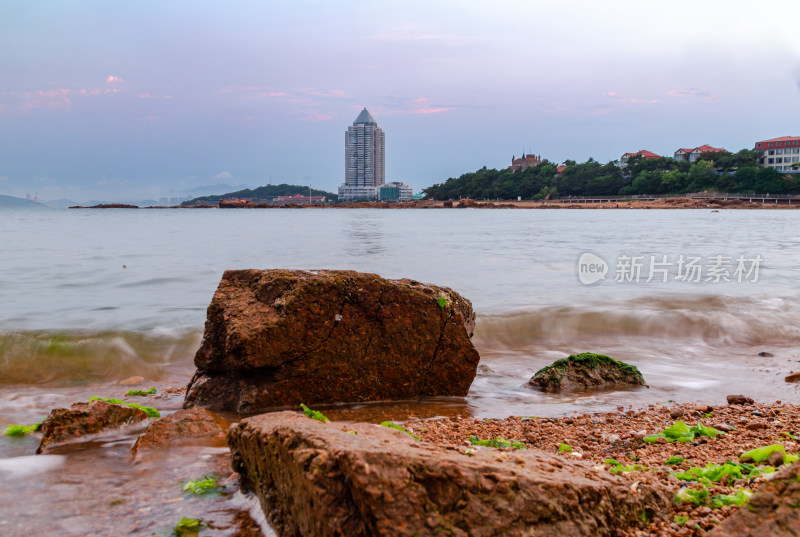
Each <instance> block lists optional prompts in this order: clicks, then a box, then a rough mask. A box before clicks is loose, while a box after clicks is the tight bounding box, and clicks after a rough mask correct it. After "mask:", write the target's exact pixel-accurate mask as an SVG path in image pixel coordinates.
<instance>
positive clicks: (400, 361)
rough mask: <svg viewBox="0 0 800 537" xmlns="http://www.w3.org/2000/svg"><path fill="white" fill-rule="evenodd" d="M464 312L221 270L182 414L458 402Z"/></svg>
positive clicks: (370, 286)
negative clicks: (442, 399) (197, 409)
mask: <svg viewBox="0 0 800 537" xmlns="http://www.w3.org/2000/svg"><path fill="white" fill-rule="evenodd" d="M474 323H475V314H474V313H473V311H472V304H471V303H470V302H469V300H466V299H465V298H463V297H462V296H461V295H459V294H458V293H456V292H454V291H452V290H450V289H448V288H446V287H437V286H435V285H428V284H423V283H419V282H416V281H413V280H386V279H383V278H381V277H380V276H377V275H375V274H363V273H359V272H353V271H337V270H320V271H301V270H255V269H253V270H229V271H226V272H225V274H223V276H222V281H220V283H219V287H218V288H217V292H216V293H215V294H214V298H213V299H212V301H211V305H210V306H209V307H208V317H207V320H206V327H205V334H204V337H203V343H202V345H201V347H200V350H198V351H197V355H196V356H195V359H194V361H195V365H196V366H197V372H196V373H195V375H194V377H193V378H192V380H191V382H190V383H189V387H188V389H187V393H186V400H185V403H184V406H185V407H192V406H203V407H206V408H210V409H212V410H232V411H236V412H240V413H247V412H255V411H259V410H263V409H266V408H270V407H277V406H287V405H292V406H294V405H298V404H299V403H301V402H303V403H306V404H314V403H332V402H344V401H371V400H397V399H417V398H419V397H422V396H436V395H447V396H465V395H466V394H467V391H468V390H469V387H470V384H471V383H472V380H473V379H474V378H475V372H476V368H477V366H478V360H479V356H478V352H477V351H476V350H475V348H474V347H473V346H472V342H471V341H470V337H471V336H472V332H473V328H474Z"/></svg>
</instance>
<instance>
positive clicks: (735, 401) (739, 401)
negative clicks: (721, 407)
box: [727, 395, 753, 405]
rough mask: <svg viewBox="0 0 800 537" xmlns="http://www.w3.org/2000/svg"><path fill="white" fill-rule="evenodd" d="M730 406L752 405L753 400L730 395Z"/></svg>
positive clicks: (744, 396) (742, 396)
mask: <svg viewBox="0 0 800 537" xmlns="http://www.w3.org/2000/svg"><path fill="white" fill-rule="evenodd" d="M727 399H728V404H729V405H752V404H753V400H752V399H751V398H750V397H747V396H746V395H729V396H728V397H727Z"/></svg>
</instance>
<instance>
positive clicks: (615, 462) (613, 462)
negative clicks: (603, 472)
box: [603, 459, 622, 466]
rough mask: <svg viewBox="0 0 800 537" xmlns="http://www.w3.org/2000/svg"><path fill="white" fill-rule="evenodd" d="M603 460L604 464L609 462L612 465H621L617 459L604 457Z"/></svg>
mask: <svg viewBox="0 0 800 537" xmlns="http://www.w3.org/2000/svg"><path fill="white" fill-rule="evenodd" d="M603 462H604V463H606V464H610V465H612V466H622V464H621V463H620V462H619V461H618V460H617V459H606V460H604V461H603Z"/></svg>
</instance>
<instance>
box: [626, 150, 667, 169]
mask: <svg viewBox="0 0 800 537" xmlns="http://www.w3.org/2000/svg"><path fill="white" fill-rule="evenodd" d="M636 155H641V156H642V158H644V159H645V160H650V159H655V158H663V157H662V156H661V155H656V154H655V153H653V152H652V151H648V150H647V149H642V150H640V151H637V152H636V153H625V154H624V155H622V157H621V158H620V159H619V167H620V168H624V167H625V166H627V165H628V161H629V160H630V159H632V158H633V157H635V156H636Z"/></svg>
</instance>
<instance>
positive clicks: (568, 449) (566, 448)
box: [558, 443, 572, 453]
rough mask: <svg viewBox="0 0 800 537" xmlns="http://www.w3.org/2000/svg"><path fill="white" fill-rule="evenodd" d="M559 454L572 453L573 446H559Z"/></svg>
mask: <svg viewBox="0 0 800 537" xmlns="http://www.w3.org/2000/svg"><path fill="white" fill-rule="evenodd" d="M558 452H559V453H572V446H570V445H569V444H563V443H562V444H559V445H558Z"/></svg>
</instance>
